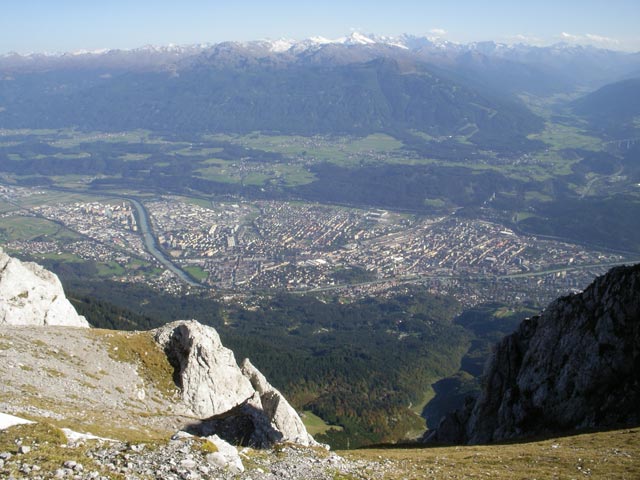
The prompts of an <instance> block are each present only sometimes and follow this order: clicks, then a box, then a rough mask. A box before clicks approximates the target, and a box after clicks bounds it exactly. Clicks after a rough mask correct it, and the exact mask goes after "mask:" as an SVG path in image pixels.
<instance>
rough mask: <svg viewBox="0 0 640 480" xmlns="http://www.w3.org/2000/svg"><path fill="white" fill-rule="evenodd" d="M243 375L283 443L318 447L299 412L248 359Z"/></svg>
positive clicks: (243, 363) (245, 362)
mask: <svg viewBox="0 0 640 480" xmlns="http://www.w3.org/2000/svg"><path fill="white" fill-rule="evenodd" d="M242 373H243V374H244V375H245V376H246V377H247V378H248V379H249V380H250V381H251V385H252V386H253V388H254V389H255V391H256V393H257V394H258V397H259V399H260V405H261V407H262V411H263V412H264V413H265V415H266V416H267V418H268V419H269V420H270V423H271V425H272V426H273V429H274V430H276V431H278V432H280V433H281V434H282V438H281V441H283V442H293V443H297V444H301V445H307V446H308V445H317V442H316V441H315V440H314V439H313V437H312V436H311V435H309V433H308V432H307V429H306V427H305V426H304V424H303V423H302V420H301V419H300V416H299V415H298V412H296V411H295V409H294V408H293V407H292V406H291V405H290V404H289V402H287V400H286V398H284V396H283V395H282V394H281V393H280V392H279V391H278V390H277V389H275V388H274V387H273V386H272V385H271V384H270V383H269V382H268V381H267V379H266V378H265V376H264V375H263V374H262V373H260V371H259V370H258V369H257V368H256V367H254V366H253V365H252V364H251V362H250V361H249V359H248V358H245V359H244V361H243V362H242Z"/></svg>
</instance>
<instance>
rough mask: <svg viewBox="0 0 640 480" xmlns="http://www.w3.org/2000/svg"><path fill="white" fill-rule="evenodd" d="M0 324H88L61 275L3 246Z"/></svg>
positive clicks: (1, 252) (72, 325) (1, 257)
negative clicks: (14, 255) (67, 294)
mask: <svg viewBox="0 0 640 480" xmlns="http://www.w3.org/2000/svg"><path fill="white" fill-rule="evenodd" d="M0 325H32V326H43V325H59V326H68V327H85V328H86V327H89V323H88V322H87V321H86V319H85V318H84V317H82V316H80V315H78V313H77V312H76V310H75V309H74V308H73V305H71V303H70V302H69V300H67V298H66V297H65V295H64V290H63V289H62V284H61V283H60V280H59V279H58V277H57V276H56V275H55V274H53V273H51V272H50V271H48V270H46V269H44V268H43V267H41V266H40V265H38V264H36V263H32V262H21V261H20V260H18V259H16V258H12V257H10V256H9V255H7V254H6V253H4V251H3V250H2V249H1V248H0Z"/></svg>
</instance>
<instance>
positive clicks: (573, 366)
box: [425, 265, 640, 444]
mask: <svg viewBox="0 0 640 480" xmlns="http://www.w3.org/2000/svg"><path fill="white" fill-rule="evenodd" d="M639 423H640V265H635V266H632V267H617V268H614V269H612V270H611V271H609V272H608V273H607V274H606V275H603V276H602V277H599V278H597V279H596V280H595V281H594V282H593V283H592V284H591V285H589V287H587V288H586V289H585V290H584V291H583V292H582V293H580V294H576V295H571V296H567V297H563V298H560V299H558V300H556V301H554V302H553V303H551V304H550V305H549V307H548V308H547V309H546V310H544V311H543V312H542V313H541V314H540V315H538V316H535V317H532V318H529V319H527V320H525V321H523V322H522V324H521V325H520V327H519V328H518V329H517V330H516V331H515V332H514V333H513V334H511V335H509V336H507V337H505V338H504V339H503V340H502V341H501V342H499V343H498V344H497V345H496V347H495V349H494V353H493V356H492V359H491V361H490V362H489V364H488V366H487V369H486V370H485V375H484V382H483V388H482V391H481V393H480V396H479V397H478V398H477V399H476V400H475V401H473V400H468V401H467V403H466V405H465V407H464V408H463V409H462V410H459V411H457V412H453V413H451V414H449V415H447V416H446V417H444V418H443V420H442V421H441V422H440V425H439V426H438V428H437V429H436V430H435V431H431V432H427V434H426V435H425V441H427V442H443V443H468V444H479V443H489V442H496V441H502V440H507V439H512V438H518V437H525V436H532V435H539V434H548V433H553V432H565V431H568V430H574V429H585V428H605V427H614V426H620V425H637V424H639Z"/></svg>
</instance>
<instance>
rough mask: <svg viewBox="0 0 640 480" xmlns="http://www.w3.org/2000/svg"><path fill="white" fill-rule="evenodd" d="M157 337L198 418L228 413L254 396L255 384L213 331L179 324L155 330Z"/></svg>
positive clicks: (180, 386)
mask: <svg viewBox="0 0 640 480" xmlns="http://www.w3.org/2000/svg"><path fill="white" fill-rule="evenodd" d="M154 338H155V340H156V342H157V343H158V344H159V345H160V346H161V347H162V348H163V349H164V351H165V353H166V354H167V357H168V358H169V362H171V364H172V365H173V367H174V368H175V370H176V375H175V380H176V382H177V383H178V387H179V388H180V389H181V392H182V399H183V401H184V402H185V403H186V404H187V405H188V406H189V407H190V408H191V410H192V411H193V413H194V414H195V415H196V416H197V417H199V418H208V417H211V416H214V415H218V414H221V413H224V412H226V411H229V410H231V409H232V408H234V407H236V406H238V405H240V404H242V403H243V402H245V401H246V400H247V399H249V398H250V397H251V396H252V395H253V392H254V389H253V387H252V386H251V382H249V380H248V379H247V378H246V377H245V376H244V375H243V374H242V372H241V371H240V368H239V367H238V364H237V363H236V360H235V357H234V355H233V352H232V351H231V350H229V349H228V348H226V347H224V346H223V345H222V342H221V341H220V336H219V335H218V332H216V331H215V330H214V329H213V328H211V327H206V326H204V325H202V324H200V323H199V322H197V321H195V320H190V321H177V322H173V323H169V324H167V325H165V326H163V327H161V328H159V329H157V330H155V332H154Z"/></svg>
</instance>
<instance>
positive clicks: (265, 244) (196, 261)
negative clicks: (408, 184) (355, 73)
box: [0, 186, 630, 305]
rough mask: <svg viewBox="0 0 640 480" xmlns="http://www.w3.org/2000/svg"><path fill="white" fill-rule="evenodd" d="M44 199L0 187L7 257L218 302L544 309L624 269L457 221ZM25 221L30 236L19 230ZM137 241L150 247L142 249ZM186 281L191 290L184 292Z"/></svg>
mask: <svg viewBox="0 0 640 480" xmlns="http://www.w3.org/2000/svg"><path fill="white" fill-rule="evenodd" d="M50 195H51V192H47V191H46V190H43V189H39V188H27V187H15V186H2V187H0V199H1V200H2V201H3V209H2V213H1V217H2V221H3V224H4V225H9V227H8V230H7V228H6V227H5V232H4V235H5V236H6V237H7V238H6V239H5V247H6V248H7V249H8V250H9V251H14V252H20V253H23V254H29V255H30V256H31V257H33V258H34V259H38V258H56V257H58V258H64V259H66V260H67V261H77V262H81V261H94V262H96V263H97V264H99V265H103V266H104V270H102V271H100V273H101V275H103V276H104V277H107V278H114V279H118V280H121V281H128V282H143V283H146V284H148V285H151V286H153V287H155V288H158V289H162V290H163V291H168V292H175V293H177V292H182V291H183V290H184V289H185V288H208V289H210V290H211V291H214V292H223V293H224V294H225V295H227V296H228V295H234V294H235V295H242V294H249V293H255V292H263V293H269V292H275V291H283V290H284V291H292V292H334V293H337V294H339V295H340V296H342V297H345V298H349V297H351V298H354V297H359V296H365V295H370V294H374V293H375V294H379V293H382V292H384V291H387V290H389V289H390V288H391V287H394V286H397V285H400V284H405V283H417V284H422V285H424V286H426V287H427V288H428V289H429V290H430V291H433V292H448V293H453V294H454V295H456V296H457V297H458V298H459V299H460V300H461V301H462V302H463V303H465V304H467V305H473V304H476V303H480V302H483V301H487V300H500V301H509V302H523V301H534V302H540V303H544V302H546V301H548V300H550V299H552V298H555V297H556V296H557V295H558V294H566V293H570V292H572V291H575V290H577V289H580V288H583V287H584V286H585V285H586V284H587V283H588V282H589V281H591V279H592V278H593V277H594V276H595V275H597V274H599V273H601V272H603V271H605V270H606V269H608V268H609V267H610V266H612V265H616V264H621V263H624V262H625V261H627V260H630V259H629V258H627V256H625V254H624V253H619V252H611V251H599V250H596V249H593V248H589V247H585V246H581V245H576V244H571V243H566V242H563V241H561V240H558V239H550V238H544V239H543V238H537V237H534V236H528V235H524V234H520V233H517V232H514V231H513V230H511V229H509V228H507V227H505V226H504V225H501V224H498V223H492V222H489V221H484V220H480V219H471V218H463V217H461V216H458V215H456V213H455V212H452V213H451V214H448V215H442V216H432V217H427V216H415V215H408V214H402V213H396V212H392V211H388V210H379V209H368V210H363V209H354V208H345V207H339V206H327V205H320V204H312V203H297V202H285V201H241V200H239V199H238V200H237V201H235V200H233V201H220V202H218V201H212V202H211V201H204V200H195V199H189V198H185V197H171V196H156V197H153V198H147V199H144V200H141V201H140V204H141V206H142V204H143V205H144V207H143V209H142V210H140V211H137V210H136V208H135V206H134V204H133V202H132V201H131V200H130V199H127V198H126V197H123V198H104V197H103V198H100V197H95V198H90V197H88V196H85V197H84V198H82V199H81V201H78V199H76V198H73V197H70V198H64V197H63V198H60V199H59V200H60V201H58V202H52V201H51V199H50V198H49V197H50ZM141 215H143V216H145V217H147V218H146V219H145V225H146V229H147V230H148V232H144V231H143V230H144V228H141V226H140V216H141ZM29 221H31V222H32V223H33V222H36V224H37V226H36V227H34V226H32V227H31V231H29V229H28V228H26V229H25V228H23V229H21V228H19V226H20V225H21V224H24V223H25V222H26V223H27V224H28V223H29ZM12 226H13V227H12ZM47 226H48V227H49V229H47V228H45V227H47ZM51 227H54V228H51ZM38 228H40V229H42V232H40V231H39V230H38ZM23 230H26V231H27V232H26V233H25V232H22V231H23ZM61 231H63V232H66V234H61ZM12 232H13V233H12ZM16 232H17V233H16ZM20 232H22V233H25V234H22V235H21V234H20ZM27 233H31V235H29V234H27ZM145 233H147V234H150V235H151V237H150V238H151V239H152V242H153V243H154V244H155V246H157V247H159V248H158V249H155V248H153V250H152V249H151V248H149V246H148V243H149V242H145V240H144V234H145ZM158 253H161V255H162V257H160V255H158ZM167 265H170V266H172V267H173V268H172V269H168V268H167ZM176 272H178V273H180V274H182V275H178V274H176ZM186 277H188V278H189V279H191V281H190V282H189V283H191V285H196V287H193V286H192V287H189V286H188V285H187V284H186V283H185V281H184V280H185V278H186Z"/></svg>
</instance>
